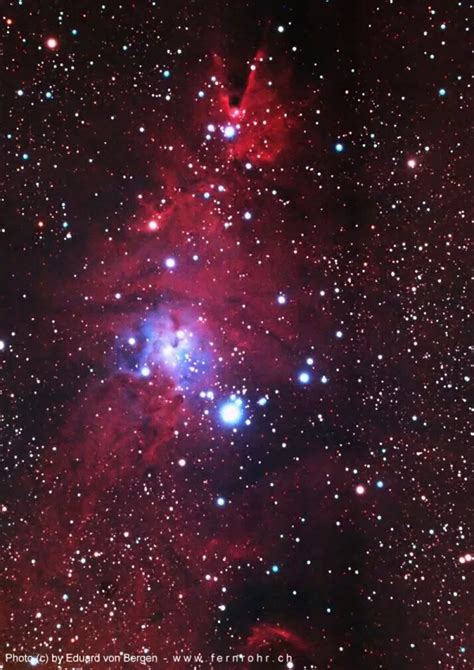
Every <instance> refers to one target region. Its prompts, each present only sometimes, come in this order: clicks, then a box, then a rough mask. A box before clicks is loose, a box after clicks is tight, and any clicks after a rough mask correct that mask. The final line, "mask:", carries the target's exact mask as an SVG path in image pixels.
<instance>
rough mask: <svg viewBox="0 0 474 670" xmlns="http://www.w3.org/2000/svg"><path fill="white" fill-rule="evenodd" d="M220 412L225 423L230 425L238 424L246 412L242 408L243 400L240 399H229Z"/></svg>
mask: <svg viewBox="0 0 474 670" xmlns="http://www.w3.org/2000/svg"><path fill="white" fill-rule="evenodd" d="M219 414H220V417H221V419H222V421H223V422H224V423H226V424H228V425H229V426H235V425H237V424H238V423H240V421H241V420H242V418H243V414H244V413H243V410H242V401H241V400H239V399H237V400H234V399H230V400H228V401H227V402H225V403H224V404H223V405H222V406H221V408H220V410H219Z"/></svg>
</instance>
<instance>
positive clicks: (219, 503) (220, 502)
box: [216, 496, 225, 507]
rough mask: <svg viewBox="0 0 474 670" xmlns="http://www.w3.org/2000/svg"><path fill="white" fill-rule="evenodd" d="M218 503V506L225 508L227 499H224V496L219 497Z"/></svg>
mask: <svg viewBox="0 0 474 670" xmlns="http://www.w3.org/2000/svg"><path fill="white" fill-rule="evenodd" d="M216 503H217V505H218V506H219V507H224V505H225V498H223V497H222V496H219V497H218V498H217V500H216Z"/></svg>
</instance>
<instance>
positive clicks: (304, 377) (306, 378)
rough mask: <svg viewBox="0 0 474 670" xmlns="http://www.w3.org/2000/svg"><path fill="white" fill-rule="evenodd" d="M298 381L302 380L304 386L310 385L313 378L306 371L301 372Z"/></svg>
mask: <svg viewBox="0 0 474 670" xmlns="http://www.w3.org/2000/svg"><path fill="white" fill-rule="evenodd" d="M298 379H299V380H300V382H301V383H302V384H309V382H310V380H311V376H310V374H309V372H306V371H304V372H300V374H299V375H298Z"/></svg>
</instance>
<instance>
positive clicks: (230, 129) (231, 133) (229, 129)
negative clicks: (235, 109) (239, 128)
mask: <svg viewBox="0 0 474 670" xmlns="http://www.w3.org/2000/svg"><path fill="white" fill-rule="evenodd" d="M223 132H224V137H227V139H229V140H230V139H232V138H233V137H235V133H236V130H235V128H234V126H226V127H225V128H224V131H223Z"/></svg>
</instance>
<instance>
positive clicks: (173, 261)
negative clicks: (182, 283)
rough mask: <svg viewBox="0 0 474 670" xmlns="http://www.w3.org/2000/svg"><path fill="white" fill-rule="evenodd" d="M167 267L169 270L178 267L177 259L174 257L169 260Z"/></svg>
mask: <svg viewBox="0 0 474 670" xmlns="http://www.w3.org/2000/svg"><path fill="white" fill-rule="evenodd" d="M165 265H166V267H167V268H168V269H169V270H172V269H173V268H175V267H176V259H175V258H172V257H170V258H167V259H166V260H165Z"/></svg>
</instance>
